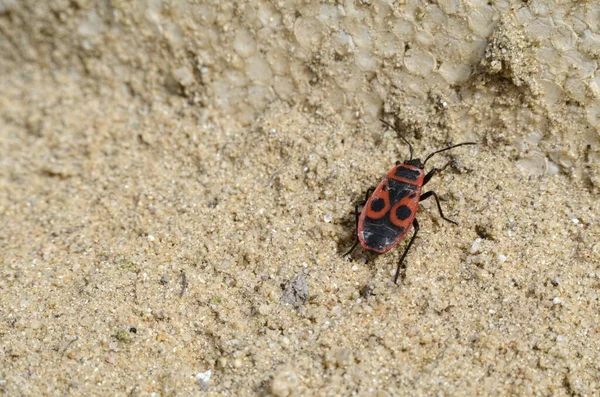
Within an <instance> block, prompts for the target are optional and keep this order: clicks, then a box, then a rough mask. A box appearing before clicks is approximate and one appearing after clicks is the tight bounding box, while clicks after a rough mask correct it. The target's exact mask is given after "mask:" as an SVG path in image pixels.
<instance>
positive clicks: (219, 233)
mask: <svg viewBox="0 0 600 397" xmlns="http://www.w3.org/2000/svg"><path fill="white" fill-rule="evenodd" d="M8 3H10V2H4V3H2V7H8V6H7V5H6V4H8ZM114 3H115V4H116V5H119V6H121V7H127V4H126V2H114ZM73 4H75V3H73ZM76 5H77V7H79V6H81V7H84V6H85V2H84V1H79V2H77V4H76ZM67 6H68V4H67ZM67 6H65V7H66V8H67V9H68V7H67ZM77 7H76V6H75V5H72V7H71V8H73V9H77ZM32 10H33V11H35V8H32ZM25 11H27V12H29V11H28V10H25ZM76 11H77V10H76ZM1 12H5V10H4V9H3V10H2V11H1ZM39 13H40V15H43V17H45V15H46V14H44V13H43V12H42V11H40V12H39ZM2 15H3V16H4V17H3V19H1V20H0V22H2V23H3V24H2V25H1V26H0V28H2V29H4V30H2V33H8V32H14V31H15V29H17V28H16V27H18V26H20V25H18V24H19V23H20V22H23V21H25V22H26V21H27V18H24V19H22V20H20V19H19V18H18V17H19V14H18V13H17V12H15V13H14V15H13V14H10V15H8V14H2ZM6 15H8V17H7V16H6ZM24 15H27V14H26V13H25V14H24ZM48 15H50V17H52V15H51V14H48ZM56 15H57V18H58V19H60V18H59V17H61V14H60V13H58V12H57V14H56ZM64 15H67V14H64ZM64 15H63V16H64ZM115 15H117V14H115ZM140 15H141V14H140ZM9 17H10V18H13V19H10V18H9ZM38 17H39V15H38ZM65 20H67V21H69V20H68V18H67V17H65ZM6 21H8V22H6ZM125 22H127V21H125ZM11 24H12V25H11ZM7 26H8V28H7ZM24 26H26V24H25V25H24ZM41 26H42V28H40V29H39V32H38V33H39V34H40V36H39V37H38V38H37V39H36V40H38V42H39V43H45V44H47V45H46V46H43V45H40V49H39V54H36V53H34V52H33V50H32V53H28V52H27V51H24V52H23V51H22V52H20V53H19V52H18V51H16V50H15V51H12V50H11V49H12V48H13V47H14V48H17V49H20V48H23V47H22V45H23V44H22V43H20V42H19V39H21V38H22V39H23V40H24V41H25V39H26V38H27V35H19V34H15V35H13V36H11V41H10V42H9V43H8V44H7V42H6V41H1V42H0V49H2V50H3V51H4V52H5V53H7V54H8V53H10V54H12V55H14V56H13V58H11V59H9V60H2V59H0V71H1V72H2V73H1V79H0V252H1V255H0V352H1V353H2V354H0V394H4V395H9V396H21V395H22V396H40V395H60V396H66V395H69V396H92V395H119V396H126V395H127V396H150V395H153V396H174V395H177V396H188V395H209V396H210V395H215V396H217V395H219V396H220V395H231V396H234V395H235V396H238V395H239V396H245V395H264V396H266V395H275V396H288V395H298V396H300V395H323V396H339V395H360V396H372V395H376V396H392V395H411V396H433V395H435V396H474V395H497V396H504V395H539V396H584V395H586V396H592V395H600V394H599V392H598V390H600V366H599V364H598V363H599V362H600V303H599V301H598V299H599V296H600V295H599V294H600V243H599V241H600V225H599V217H600V202H599V201H598V196H597V185H596V186H594V175H595V176H597V175H600V174H599V173H600V170H599V169H598V167H600V165H598V164H595V163H594V160H593V156H592V155H591V154H590V155H589V156H587V157H586V155H585V153H584V149H583V148H585V147H586V143H585V142H586V141H585V139H587V138H584V136H587V137H588V138H590V137H592V138H594V137H596V138H594V139H597V136H596V135H597V131H594V130H593V129H588V130H587V131H585V134H584V132H582V130H581V128H580V127H581V125H582V123H580V122H578V121H577V120H582V119H585V116H582V115H583V114H584V113H585V109H583V108H582V106H579V105H577V104H575V103H570V104H569V103H567V105H565V106H562V105H557V104H556V103H559V102H558V99H556V103H555V105H553V106H555V107H553V108H552V107H550V108H549V107H548V106H546V105H544V104H543V103H542V102H540V101H537V99H536V96H535V95H533V94H532V93H531V92H528V91H527V90H528V89H530V87H525V86H518V85H517V84H516V83H519V82H520V80H518V79H517V77H518V76H517V75H518V74H519V73H520V72H523V71H522V70H521V71H519V70H517V71H515V70H509V72H511V73H512V75H510V76H508V77H507V76H506V75H492V74H491V73H490V72H489V70H488V71H486V70H484V72H483V74H482V75H480V76H478V75H474V76H473V78H472V79H471V80H469V81H468V82H466V83H464V85H461V86H460V87H453V88H452V90H453V91H452V95H453V96H452V95H451V96H452V98H453V100H452V101H451V102H450V103H446V102H443V101H445V99H444V98H437V99H436V98H431V101H430V102H429V103H428V104H427V105H425V106H415V107H414V108H412V109H411V108H410V106H405V104H406V103H408V101H407V97H405V96H403V95H404V93H403V92H401V90H399V91H398V92H395V93H394V94H393V95H390V97H389V100H388V101H386V103H385V107H384V109H387V110H388V111H390V110H391V109H396V110H397V109H402V110H403V111H402V112H396V114H391V113H393V112H391V111H390V114H386V117H387V118H388V120H393V119H394V116H395V115H397V116H398V118H399V125H400V127H401V129H402V132H403V133H404V134H405V136H406V138H407V139H409V140H411V141H412V142H413V144H414V146H415V152H416V153H417V154H419V155H421V156H424V155H425V154H427V153H429V152H431V151H432V150H434V149H438V148H441V147H444V146H446V145H448V144H450V143H456V142H460V141H465V140H477V141H479V142H480V144H479V145H477V146H473V147H463V148H459V149H456V150H455V151H452V152H449V153H445V154H442V155H439V156H436V157H434V158H433V159H432V160H431V162H430V163H428V166H437V167H440V166H442V165H444V164H445V163H446V162H447V161H448V160H452V161H453V163H452V166H451V167H448V168H447V169H446V170H445V171H444V172H443V173H441V174H440V175H437V176H436V177H435V178H434V179H433V180H432V181H431V183H430V184H429V185H428V189H432V190H435V191H436V192H437V193H438V194H439V195H440V197H441V199H442V205H443V206H444V209H445V213H446V215H447V216H448V217H450V218H452V219H455V220H457V221H458V222H459V225H458V226H454V225H451V224H448V223H446V222H444V221H443V220H442V219H441V218H440V217H439V214H438V211H437V208H436V207H435V204H434V203H433V202H424V203H423V204H422V205H421V207H420V210H419V214H418V219H419V222H420V224H421V232H420V234H419V237H418V238H417V240H416V242H415V245H414V248H413V249H412V250H411V252H410V253H409V255H408V257H407V260H406V265H407V267H406V273H405V277H404V278H403V280H402V281H401V283H399V285H394V284H393V283H392V282H391V280H392V277H393V273H394V270H395V267H396V263H397V261H398V259H399V256H400V254H401V253H402V250H403V248H404V246H405V244H406V242H403V243H401V244H400V246H399V247H398V249H395V250H393V251H391V252H390V253H388V254H385V255H381V256H378V257H373V256H370V255H367V254H365V253H364V252H362V251H361V250H360V249H358V250H356V251H355V252H354V254H353V255H352V258H351V259H352V260H350V259H349V258H347V257H343V256H342V253H343V252H344V251H346V250H347V249H348V248H349V247H350V246H351V245H352V243H353V239H354V214H353V211H354V203H355V202H357V201H358V200H361V199H362V197H363V195H364V191H365V190H366V189H367V188H368V187H369V186H373V185H374V184H377V183H378V182H379V180H381V178H382V176H383V175H385V173H386V172H387V171H388V170H389V169H390V168H391V167H392V166H393V165H394V164H395V162H396V161H397V160H404V159H406V156H407V153H408V151H407V148H406V145H404V144H403V142H402V141H401V140H400V139H398V137H397V136H396V134H394V133H392V132H390V131H387V130H386V129H385V128H384V127H383V125H381V124H380V123H378V122H377V123H374V124H368V125H367V124H364V123H362V122H360V120H359V122H357V123H356V124H355V125H353V126H352V125H349V124H348V123H346V122H344V121H343V117H342V116H341V115H340V114H339V112H338V111H337V110H336V109H338V108H337V107H329V108H328V105H327V104H326V103H319V106H314V107H311V106H302V107H291V106H290V105H288V104H286V103H285V102H283V101H280V100H275V101H273V102H272V103H270V104H269V106H268V107H267V109H266V111H264V112H263V113H261V114H260V115H259V117H258V118H257V119H256V120H254V121H253V122H252V123H251V124H250V125H244V124H243V123H240V122H239V118H236V115H235V114H227V113H226V112H223V111H222V110H218V109H217V108H216V107H215V108H213V107H211V106H204V107H203V106H201V105H200V104H198V103H194V102H193V101H192V100H190V98H191V97H192V95H189V96H188V97H186V95H187V94H186V93H184V95H182V93H181V92H175V91H173V90H170V89H168V88H169V87H165V85H164V84H163V81H162V80H160V79H159V78H158V77H156V76H160V74H161V70H162V69H159V68H158V67H156V68H155V69H152V68H153V67H154V66H153V65H154V63H153V62H154V59H153V58H152V57H151V56H149V55H148V54H142V51H140V52H139V53H140V54H141V55H139V56H140V58H139V59H137V58H135V57H133V56H132V57H131V58H127V57H125V56H124V55H123V54H125V55H127V54H126V51H123V52H122V53H119V51H116V52H115V53H114V54H113V53H112V52H110V48H112V47H106V48H107V49H106V52H107V53H109V54H113V55H114V58H119V57H122V58H123V59H125V61H123V62H124V63H123V64H127V63H126V61H131V64H135V63H136V62H139V65H140V66H139V67H140V70H142V69H144V68H146V69H145V70H143V71H148V70H152V73H150V72H149V73H148V74H146V75H145V76H146V80H144V79H142V78H139V79H138V78H137V77H135V73H137V71H136V72H135V73H134V72H132V73H131V74H132V76H133V77H131V78H130V80H129V81H128V82H127V84H126V83H124V81H125V80H124V79H118V78H115V79H114V80H111V78H110V77H111V76H113V75H115V76H116V75H117V74H118V73H121V74H126V73H125V71H124V70H123V69H118V68H117V67H115V69H114V70H113V69H111V67H112V66H114V65H117V64H118V63H116V62H115V63H113V64H111V63H110V62H111V60H112V58H110V56H107V57H106V58H105V59H103V61H105V63H102V62H101V61H100V60H96V58H95V56H96V55H95V52H94V51H96V50H98V48H100V49H102V48H103V47H102V45H103V44H104V42H103V41H102V40H104V39H105V37H101V38H100V39H98V41H97V43H96V44H95V45H97V46H98V47H97V48H96V47H94V46H92V47H90V48H91V49H90V48H83V49H82V50H81V53H79V54H80V55H81V54H84V55H82V64H84V63H85V62H87V63H85V65H84V66H81V67H80V68H79V69H78V67H76V66H73V65H79V64H78V63H77V62H79V61H78V59H77V57H76V53H75V52H74V53H73V54H75V55H73V59H72V58H69V57H67V54H69V51H70V47H69V42H68V41H65V39H63V36H62V34H63V33H62V32H63V30H66V29H67V28H70V25H69V26H68V25H67V23H65V26H62V25H61V26H60V27H57V28H56V31H55V32H54V34H55V36H54V40H55V41H54V42H51V41H49V42H48V43H46V42H45V41H44V40H45V36H44V35H46V34H48V31H46V29H50V28H51V27H52V26H50V27H46V26H44V25H41ZM57 26H58V24H57ZM82 26H83V27H84V28H85V29H83V33H85V34H86V35H89V34H91V33H90V32H89V30H90V29H91V28H90V26H92V27H98V26H101V27H102V26H104V25H101V24H97V23H94V24H89V25H82ZM123 26H125V27H126V26H128V25H127V24H126V23H123ZM24 29H25V28H24ZM61 29H63V30H61ZM86 29H87V30H86ZM80 30H81V29H80ZM125 31H126V30H125ZM80 33H81V32H80ZM96 33H98V32H96ZM116 36H118V35H116ZM133 36H134V35H131V36H130V38H131V37H133ZM107 37H109V38H111V36H110V35H108V34H107ZM148 37H150V38H149V39H148V42H150V43H153V44H154V41H153V40H152V37H151V36H148ZM136 38H137V36H136ZM32 40H33V39H32ZM111 40H113V41H112V42H111V41H110V40H108V39H107V41H106V43H108V44H110V43H112V44H111V45H122V47H123V48H124V49H127V46H128V45H130V44H128V43H130V42H128V41H126V40H123V41H122V42H121V41H119V40H116V39H115V37H112V38H111ZM65 43H67V44H65ZM115 43H116V44H115ZM53 44H55V45H56V48H53V46H52V45H53ZM59 44H60V45H59ZM108 44H107V46H108ZM161 45H162V44H161V43H160V42H158V43H156V47H157V48H162V47H160V46H161ZM7 49H8V50H7ZM504 49H505V48H501V50H504ZM84 50H85V51H88V52H85V51H84ZM522 50H523V48H521V47H518V48H516V49H514V51H513V53H512V55H513V56H514V57H515V58H518V57H517V56H518V55H520V54H521V52H522ZM44 51H47V53H48V54H50V55H52V56H54V57H55V58H53V59H63V60H64V64H57V65H53V64H50V65H49V64H45V63H43V62H42V61H31V60H32V59H38V58H37V57H38V56H39V59H44V56H45V54H46V53H45V52H44ZM52 51H54V52H52ZM98 51H99V50H98ZM223 51H224V52H226V51H228V49H224V50H223ZM499 53H502V54H504V55H503V56H507V57H508V55H511V54H510V51H509V54H508V55H506V54H505V53H504V52H502V51H500V50H499ZM15 54H16V55H15ZM156 54H157V59H158V54H159V52H158V50H157V52H156ZM515 54H516V55H515ZM178 55H180V54H179V53H178ZM19 56H23V59H19ZM160 56H163V57H164V58H169V54H168V53H162V52H161V53H160ZM144 57H146V58H144ZM491 57H492V58H493V57H494V55H493V54H492V55H491ZM7 59H8V58H7ZM132 59H133V60H132ZM178 59H179V58H178ZM494 59H495V58H494ZM504 61H506V59H503V62H504ZM144 62H146V63H144ZM157 62H158V61H157ZM323 62H324V61H323ZM71 66H72V67H71ZM321 66H322V67H323V69H324V70H326V69H327V66H328V65H327V64H325V63H324V64H323V65H321ZM513 66H514V65H513ZM526 67H527V64H525V69H526ZM115 70H116V71H117V72H118V73H117V72H115ZM82 71H85V73H80V72H82ZM518 72H519V73H518ZM86 73H87V74H86ZM527 73H533V72H532V71H531V70H525V71H524V72H523V73H522V74H523V75H527ZM99 76H100V77H99ZM148 76H149V77H148ZM138 77H139V76H138ZM510 78H513V80H512V83H511V82H510V81H509V79H510ZM153 79H156V80H153ZM392 83H393V82H392ZM513 83H514V84H513ZM199 86H200V88H202V85H201V84H199ZM438 99H439V100H438ZM201 100H205V98H204V97H203V98H201ZM442 103H443V106H442V105H441V104H442ZM403 106H404V107H403ZM446 106H447V109H448V110H445V109H446ZM411 112H412V113H411ZM578 112H579V113H578ZM349 114H351V113H349ZM456 114H463V115H468V117H466V118H465V119H468V120H469V121H468V123H466V124H465V123H464V119H461V120H458V119H454V118H453V117H454V116H453V115H456ZM417 122H418V123H417ZM535 133H541V134H543V135H544V140H543V145H545V147H539V148H538V147H537V146H536V145H537V143H538V142H539V141H540V139H539V136H538V137H536V135H535ZM590 139H591V138H590ZM590 141H591V140H590ZM543 145H541V146H543ZM553 145H554V146H553ZM529 149H531V150H532V152H536V151H537V150H538V149H539V150H540V151H541V152H542V153H544V156H545V153H550V152H552V151H554V152H553V153H554V155H555V157H556V158H557V159H558V160H556V162H554V163H544V161H546V160H547V159H546V158H545V157H543V156H542V157H541V159H542V163H543V164H542V165H544V164H549V165H548V167H549V168H548V169H543V167H541V168H540V162H539V161H537V160H535V157H531V158H530V157H527V153H528V151H529ZM588 149H590V148H589V147H588ZM588 149H585V150H588ZM592 149H594V150H595V149H596V148H592ZM561 151H564V153H565V156H564V158H563V157H561V156H562V155H561V153H562V152H561ZM567 152H569V153H567ZM536 153H538V152H536ZM590 153H592V152H591V151H590ZM569 158H571V160H569ZM561 159H562V160H561ZM565 159H566V160H565ZM561 161H562V163H561ZM531 170H534V171H535V172H530V171H531ZM540 170H541V171H540ZM594 189H596V191H595V190H594Z"/></svg>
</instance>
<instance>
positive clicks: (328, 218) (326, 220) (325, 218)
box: [323, 214, 333, 223]
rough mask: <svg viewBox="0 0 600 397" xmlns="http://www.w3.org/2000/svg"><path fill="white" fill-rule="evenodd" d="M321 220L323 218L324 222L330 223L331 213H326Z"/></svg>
mask: <svg viewBox="0 0 600 397" xmlns="http://www.w3.org/2000/svg"><path fill="white" fill-rule="evenodd" d="M323 220H324V221H325V222H327V223H331V221H332V220H333V215H332V214H326V215H325V216H324V217H323Z"/></svg>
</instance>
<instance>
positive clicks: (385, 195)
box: [364, 179, 390, 219]
mask: <svg viewBox="0 0 600 397" xmlns="http://www.w3.org/2000/svg"><path fill="white" fill-rule="evenodd" d="M389 210H390V191H389V186H388V181H387V179H384V180H383V181H381V183H380V184H379V186H377V189H375V191H373V194H372V195H371V198H369V201H367V204H365V209H364V211H365V215H366V216H367V217H369V218H372V219H379V218H381V217H383V216H384V215H385V214H387V212H388V211H389Z"/></svg>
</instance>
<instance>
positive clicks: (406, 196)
mask: <svg viewBox="0 0 600 397" xmlns="http://www.w3.org/2000/svg"><path fill="white" fill-rule="evenodd" d="M381 122H383V123H384V124H386V125H387V126H389V127H390V128H392V129H393V130H394V131H396V133H398V135H399V136H400V138H401V139H402V140H403V141H404V142H406V144H407V145H408V149H409V153H410V158H409V159H408V160H405V161H404V162H403V163H401V162H400V161H397V162H396V166H395V167H394V168H392V169H391V170H390V171H389V172H388V173H387V174H386V176H385V177H384V178H383V180H382V181H381V182H380V183H379V185H377V187H371V188H369V189H367V193H366V197H365V200H364V201H361V202H359V203H357V204H356V206H355V209H354V213H355V216H356V236H357V239H356V242H355V243H354V245H353V246H352V248H350V250H348V251H347V252H346V253H345V254H344V256H345V255H348V254H350V253H351V252H352V251H354V249H355V248H356V246H357V245H358V243H360V244H361V245H362V247H363V248H364V249H365V250H367V251H370V252H374V253H376V254H383V253H386V252H388V251H389V250H391V249H392V248H394V247H395V246H396V245H398V243H399V242H400V241H402V240H403V239H404V238H405V237H406V235H407V233H408V232H409V231H410V228H411V226H412V227H413V228H414V230H415V231H414V233H413V236H412V238H411V239H410V241H409V242H408V245H407V246H406V248H405V249H404V253H403V254H402V256H401V257H400V260H399V261H398V266H397V268H396V275H395V276H394V283H396V284H397V283H398V275H399V274H400V268H401V266H402V262H403V261H404V258H405V257H406V254H407V253H408V250H409V249H410V247H411V246H412V244H413V242H414V241H415V237H416V236H417V233H418V232H419V222H418V221H417V219H416V218H415V216H416V215H417V210H418V208H419V201H423V200H426V199H428V198H429V197H432V196H433V198H435V202H436V204H437V207H438V210H439V212H440V216H441V217H442V219H444V220H445V221H448V222H451V223H454V224H455V225H457V224H458V223H457V222H455V221H453V220H451V219H448V218H446V217H445V216H444V213H443V211H442V206H441V205H440V200H439V198H438V196H437V194H436V193H435V192H434V191H432V190H430V191H428V192H425V193H421V189H422V188H423V186H425V185H426V184H427V182H429V181H430V180H431V178H432V177H433V176H434V175H435V173H436V172H440V171H443V170H444V169H445V168H446V167H447V166H448V165H449V164H450V163H447V164H446V165H445V166H444V167H442V168H432V169H431V170H430V171H429V172H428V173H427V174H425V164H426V163H427V161H428V160H429V159H430V158H431V157H433V156H434V155H435V154H437V153H440V152H445V151H446V150H450V149H454V148H456V147H459V146H465V145H476V144H477V142H463V143H459V144H456V145H452V146H448V147H446V148H444V149H440V150H436V151H434V152H432V153H430V154H429V155H428V156H427V157H425V161H423V162H421V160H420V159H418V158H417V159H413V147H412V145H411V144H410V142H409V141H408V140H407V139H406V138H404V137H403V136H402V135H400V133H399V132H398V130H396V128H394V126H393V125H391V124H389V123H388V122H386V121H385V120H381ZM361 206H362V207H363V208H362V210H361V211H359V210H358V209H359V207H361Z"/></svg>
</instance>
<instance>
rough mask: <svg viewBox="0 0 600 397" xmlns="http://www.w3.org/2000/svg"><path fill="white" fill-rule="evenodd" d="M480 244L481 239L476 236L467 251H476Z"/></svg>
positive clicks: (473, 252) (474, 252)
mask: <svg viewBox="0 0 600 397" xmlns="http://www.w3.org/2000/svg"><path fill="white" fill-rule="evenodd" d="M480 245H481V239H480V238H476V239H475V241H473V244H472V245H471V249H470V250H469V252H470V253H471V254H476V253H478V252H479V246H480Z"/></svg>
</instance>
